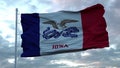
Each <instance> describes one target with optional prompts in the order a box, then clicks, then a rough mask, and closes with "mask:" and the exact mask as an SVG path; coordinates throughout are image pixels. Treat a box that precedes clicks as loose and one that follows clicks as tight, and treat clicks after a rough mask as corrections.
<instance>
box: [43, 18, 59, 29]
mask: <svg viewBox="0 0 120 68" xmlns="http://www.w3.org/2000/svg"><path fill="white" fill-rule="evenodd" d="M43 24H50V25H52V26H53V28H55V29H58V26H57V24H56V22H55V21H53V20H49V21H46V22H43Z"/></svg>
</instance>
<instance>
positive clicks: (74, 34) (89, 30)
mask: <svg viewBox="0 0 120 68" xmlns="http://www.w3.org/2000/svg"><path fill="white" fill-rule="evenodd" d="M104 12H105V11H104V7H103V6H102V5H101V4H96V5H94V6H91V7H88V8H86V9H84V10H81V11H77V12H72V11H59V12H54V13H44V14H39V13H32V14H22V15H21V24H22V28H23V34H22V35H21V38H22V48H23V53H22V55H21V56H22V57H35V56H42V55H51V54H59V53H67V52H75V51H82V50H87V49H94V48H104V47H108V46H109V41H108V32H107V31H106V21H105V19H104V17H103V15H104Z"/></svg>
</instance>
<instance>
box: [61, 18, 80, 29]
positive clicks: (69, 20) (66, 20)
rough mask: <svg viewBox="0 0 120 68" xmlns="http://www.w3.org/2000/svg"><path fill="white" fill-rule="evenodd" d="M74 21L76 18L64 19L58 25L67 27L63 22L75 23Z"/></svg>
mask: <svg viewBox="0 0 120 68" xmlns="http://www.w3.org/2000/svg"><path fill="white" fill-rule="evenodd" d="M75 22H78V20H71V19H65V20H63V21H61V23H60V26H61V27H64V28H65V27H67V26H65V24H67V23H75Z"/></svg>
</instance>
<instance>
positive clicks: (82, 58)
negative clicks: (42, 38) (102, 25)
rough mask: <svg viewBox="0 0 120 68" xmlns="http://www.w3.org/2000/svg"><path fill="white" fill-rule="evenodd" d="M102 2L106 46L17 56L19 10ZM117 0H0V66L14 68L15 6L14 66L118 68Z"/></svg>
mask: <svg viewBox="0 0 120 68" xmlns="http://www.w3.org/2000/svg"><path fill="white" fill-rule="evenodd" d="M97 3H100V4H102V5H103V6H104V7H105V14H104V17H105V19H106V22H107V31H108V33H109V41H110V47H107V48H102V49H91V50H87V51H82V52H81V51H80V52H75V53H64V54H56V55H49V56H40V57H31V58H21V57H20V55H21V53H22V48H21V38H20V34H21V33H22V30H21V25H20V14H21V13H35V12H36V13H49V12H56V11H61V10H70V11H78V10H82V9H84V8H86V7H89V6H92V5H95V4H97ZM119 3H120V0H0V68H14V54H15V45H14V43H15V42H14V41H15V9H16V8H18V34H17V37H18V45H17V68H120V30H119V29H120V20H119V19H120V4H119Z"/></svg>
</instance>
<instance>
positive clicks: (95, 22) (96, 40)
mask: <svg viewBox="0 0 120 68" xmlns="http://www.w3.org/2000/svg"><path fill="white" fill-rule="evenodd" d="M104 12H105V11H104V7H103V6H102V5H101V4H97V5H94V6H92V7H89V8H87V9H84V10H82V11H81V18H82V26H83V49H91V48H103V47H108V46H109V42H108V33H107V31H106V21H105V19H104V17H103V14H104Z"/></svg>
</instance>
